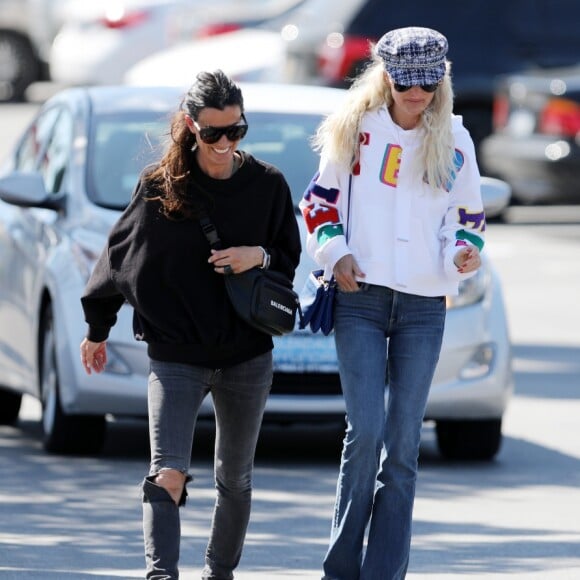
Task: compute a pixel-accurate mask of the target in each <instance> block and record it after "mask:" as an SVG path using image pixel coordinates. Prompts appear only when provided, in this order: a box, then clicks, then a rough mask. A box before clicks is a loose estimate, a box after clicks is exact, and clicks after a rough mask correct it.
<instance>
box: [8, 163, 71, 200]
mask: <svg viewBox="0 0 580 580" xmlns="http://www.w3.org/2000/svg"><path fill="white" fill-rule="evenodd" d="M0 199H2V201H4V202H6V203H10V204H12V205H17V206H20V207H41V208H46V209H53V210H60V209H63V207H64V199H65V196H64V195H63V194H52V193H48V192H47V191H46V187H45V186H44V181H43V179H42V176H41V175H40V174H39V173H24V172H21V171H14V172H12V173H10V174H8V175H6V176H4V177H0Z"/></svg>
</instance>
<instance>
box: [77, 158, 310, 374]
mask: <svg viewBox="0 0 580 580" xmlns="http://www.w3.org/2000/svg"><path fill="white" fill-rule="evenodd" d="M240 153H241V154H242V156H243V160H244V162H243V164H242V165H241V167H240V168H239V169H238V171H236V172H235V173H234V174H233V175H232V176H231V177H230V178H229V179H223V180H222V179H213V178H211V177H209V176H208V175H206V174H205V173H203V172H202V171H201V170H200V169H199V167H197V166H196V167H195V168H194V170H193V171H192V175H191V184H190V188H191V189H190V190H191V192H192V194H195V193H194V192H195V191H196V189H195V188H196V187H200V186H201V187H202V188H204V189H205V190H206V191H208V192H211V194H212V197H213V201H214V203H213V207H212V208H211V209H210V212H209V214H210V218H211V219H212V221H213V222H214V224H215V226H216V228H217V230H218V233H219V235H220V238H221V240H222V247H224V248H228V247H230V246H263V247H264V248H266V250H267V251H268V252H269V253H270V255H271V261H270V269H272V270H277V271H279V272H283V273H284V274H286V275H287V276H288V277H289V278H290V279H291V280H292V279H293V278H294V271H295V269H296V266H297V265H298V261H299V258H300V251H301V247H300V234H299V231H298V225H297V222H296V216H295V210H294V206H293V203H292V198H291V195H290V190H289V188H288V184H287V183H286V180H285V179H284V177H283V176H282V174H281V173H280V172H279V171H278V170H277V169H276V168H275V167H273V166H271V165H268V164H266V163H263V162H261V161H259V160H257V159H255V158H254V157H252V156H251V155H249V154H247V153H244V152H240ZM155 195H156V192H155V191H154V190H152V189H151V186H150V185H148V184H147V182H146V180H144V179H141V180H140V182H139V184H138V186H137V189H136V192H135V195H134V196H133V199H132V201H131V203H130V205H129V206H128V207H127V208H126V210H125V211H124V212H123V214H122V215H121V217H120V218H119V220H118V221H117V223H116V224H115V225H114V226H113V228H112V230H111V232H110V235H109V239H108V243H107V245H106V247H105V249H104V250H103V252H102V254H101V256H100V258H99V260H98V261H97V264H96V266H95V269H94V271H93V273H92V275H91V277H90V279H89V281H88V283H87V286H86V289H85V292H84V294H83V296H82V298H81V303H82V307H83V310H84V314H85V320H86V322H87V323H88V325H89V327H88V333H87V337H88V338H89V340H93V341H95V342H100V341H103V340H106V338H107V337H108V335H109V331H110V329H111V327H112V326H113V325H114V324H115V322H116V320H117V313H118V311H119V309H120V308H121V306H122V305H123V303H124V302H125V300H126V301H127V302H128V303H129V304H130V305H131V306H133V309H134V318H133V326H134V331H135V336H136V338H137V339H139V340H144V341H146V342H147V345H148V354H149V356H150V358H152V359H154V360H161V361H172V362H181V363H188V364H195V365H199V366H204V367H208V368H222V367H225V366H229V365H233V364H237V363H240V362H243V361H245V360H249V359H251V358H253V357H255V356H258V355H259V354H263V353H265V352H267V351H268V350H271V349H272V347H273V343H272V338H271V337H270V336H269V335H267V334H264V333H262V332H260V331H258V330H255V329H254V328H252V327H251V326H249V325H248V324H247V323H245V322H244V321H242V320H241V319H240V318H239V317H238V316H237V315H236V314H235V312H234V311H233V309H232V307H231V305H230V303H229V300H228V297H227V294H226V290H225V285H224V277H223V275H222V274H217V273H216V272H214V269H213V266H212V265H211V264H209V263H208V261H207V260H208V258H209V256H210V247H209V243H208V241H207V239H206V238H205V236H204V234H203V232H202V229H201V226H200V224H199V221H198V220H196V219H182V220H174V219H169V218H167V217H166V216H164V215H163V213H162V212H161V211H160V209H161V204H160V202H159V201H155V200H153V201H152V200H147V198H151V197H155Z"/></svg>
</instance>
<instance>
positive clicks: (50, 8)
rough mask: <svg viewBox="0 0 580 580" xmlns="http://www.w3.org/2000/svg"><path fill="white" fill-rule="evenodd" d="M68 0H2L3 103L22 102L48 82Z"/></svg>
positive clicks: (0, 61)
mask: <svg viewBox="0 0 580 580" xmlns="http://www.w3.org/2000/svg"><path fill="white" fill-rule="evenodd" d="M65 1H66V0H0V102H5V101H19V100H22V99H23V98H24V96H25V92H26V89H27V88H28V86H29V85H30V84H32V83H34V82H36V81H39V80H48V77H49V74H48V65H47V62H48V51H49V49H50V45H51V44H52V41H53V39H54V37H55V36H56V33H57V32H58V30H59V28H60V25H61V22H62V11H63V6H64V4H65Z"/></svg>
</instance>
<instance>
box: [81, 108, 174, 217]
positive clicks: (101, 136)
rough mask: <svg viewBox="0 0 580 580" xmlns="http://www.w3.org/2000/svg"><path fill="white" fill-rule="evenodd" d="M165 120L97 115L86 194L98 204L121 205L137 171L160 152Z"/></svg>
mask: <svg viewBox="0 0 580 580" xmlns="http://www.w3.org/2000/svg"><path fill="white" fill-rule="evenodd" d="M166 132H167V120H166V119H164V118H162V119H157V118H155V117H153V116H152V115H147V114H143V115H135V116H132V117H130V118H120V117H103V118H99V119H98V120H97V122H96V124H95V128H94V131H93V132H92V138H91V144H90V150H89V158H88V159H89V162H88V163H89V167H88V181H89V184H88V195H89V197H90V198H91V199H92V201H93V202H95V203H96V204H98V205H102V206H105V207H110V208H114V209H122V208H124V207H125V206H126V205H127V204H128V203H129V201H130V199H131V195H132V193H133V190H134V189H135V186H136V184H137V181H138V179H139V174H140V173H141V170H142V169H143V168H144V167H145V166H147V165H149V164H150V163H152V162H154V161H156V160H157V159H159V158H160V157H161V155H162V153H163V146H164V145H163V144H164V138H165V133H166Z"/></svg>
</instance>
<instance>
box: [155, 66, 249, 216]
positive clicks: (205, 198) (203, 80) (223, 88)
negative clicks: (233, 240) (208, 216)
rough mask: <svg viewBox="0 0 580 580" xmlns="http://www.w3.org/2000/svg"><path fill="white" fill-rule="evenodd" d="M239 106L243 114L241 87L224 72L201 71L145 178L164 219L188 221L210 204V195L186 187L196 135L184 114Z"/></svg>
mask: <svg viewBox="0 0 580 580" xmlns="http://www.w3.org/2000/svg"><path fill="white" fill-rule="evenodd" d="M236 105H237V106H239V107H240V108H241V110H242V113H243V112H244V99H243V96H242V91H241V89H240V87H239V86H238V85H237V84H236V83H234V82H233V81H232V79H230V78H229V77H228V76H227V75H226V74H225V73H224V72H223V71H221V70H219V69H218V70H216V71H214V72H207V71H206V72H200V73H199V74H198V75H197V76H196V79H195V82H194V83H193V85H191V87H190V89H189V90H188V91H187V94H186V95H185V96H184V98H183V100H182V101H181V105H180V108H179V110H178V111H177V112H176V113H175V114H174V115H173V117H172V119H171V125H170V132H169V147H168V149H167V152H166V153H165V155H164V156H163V157H162V158H161V161H160V162H159V165H158V166H157V167H156V168H155V169H153V170H152V171H151V172H150V173H149V174H148V175H147V176H146V177H145V180H146V181H147V182H148V183H151V184H153V185H154V187H155V190H156V191H157V192H159V195H157V196H155V197H153V198H149V199H158V200H160V201H161V204H162V212H163V214H164V215H166V216H167V217H172V218H191V217H197V216H198V215H199V210H200V209H201V208H202V207H203V208H206V209H208V207H211V205H212V197H211V194H210V193H209V192H207V191H205V190H203V189H202V188H201V187H200V186H199V185H197V186H194V187H192V188H191V187H189V185H190V175H191V169H192V166H193V164H194V157H193V153H192V152H193V151H195V148H196V147H197V143H196V139H195V135H194V134H193V133H192V132H191V131H190V130H189V128H188V126H187V124H186V122H185V115H186V114H187V115H189V116H190V117H191V118H192V119H193V120H195V121H196V120H197V119H198V117H199V113H200V112H201V111H202V110H203V109H205V108H212V109H219V110H221V111H223V110H224V109H225V108H226V107H229V106H236Z"/></svg>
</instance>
